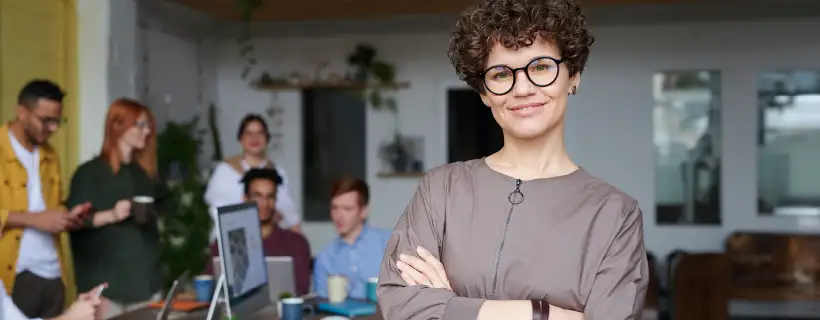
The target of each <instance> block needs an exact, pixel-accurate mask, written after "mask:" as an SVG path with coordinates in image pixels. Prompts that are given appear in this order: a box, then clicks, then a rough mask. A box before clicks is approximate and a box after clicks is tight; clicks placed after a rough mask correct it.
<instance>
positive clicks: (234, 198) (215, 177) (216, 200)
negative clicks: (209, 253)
mask: <svg viewBox="0 0 820 320" xmlns="http://www.w3.org/2000/svg"><path fill="white" fill-rule="evenodd" d="M236 176H237V174H236V173H235V171H234V170H233V168H231V166H230V165H228V164H227V163H225V162H221V163H219V164H218V165H216V168H214V172H213V173H212V174H211V178H210V179H209V180H208V186H207V187H206V189H205V195H204V198H205V203H207V204H208V206H209V209H210V210H208V213H209V215H210V216H211V219H212V220H213V222H214V224H216V223H217V220H216V216H215V215H214V212H215V210H214V209H216V208H219V207H222V206H226V205H231V204H236V203H240V202H242V199H241V193H242V192H241V191H240V192H238V194H237V190H239V189H241V188H242V186H241V181H240V179H241V178H237V177H236ZM210 240H211V241H214V240H216V228H215V227H214V228H213V229H212V230H211V236H210Z"/></svg>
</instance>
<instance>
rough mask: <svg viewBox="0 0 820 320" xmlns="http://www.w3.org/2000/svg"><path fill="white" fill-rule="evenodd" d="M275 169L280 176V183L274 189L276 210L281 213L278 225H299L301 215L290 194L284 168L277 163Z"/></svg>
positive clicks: (285, 227)
mask: <svg viewBox="0 0 820 320" xmlns="http://www.w3.org/2000/svg"><path fill="white" fill-rule="evenodd" d="M276 171H277V172H278V173H279V176H281V177H282V185H281V186H279V188H277V191H276V210H277V211H279V213H281V214H282V223H281V224H280V225H279V226H280V227H282V228H284V229H287V228H290V227H293V226H297V225H299V223H300V222H301V221H302V216H301V215H300V214H299V210H298V209H297V208H296V203H294V202H293V197H292V196H291V194H290V188H289V186H290V181H289V180H288V177H287V173H286V172H285V169H284V168H282V167H281V166H278V165H277V166H276Z"/></svg>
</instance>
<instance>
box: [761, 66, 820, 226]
mask: <svg viewBox="0 0 820 320" xmlns="http://www.w3.org/2000/svg"><path fill="white" fill-rule="evenodd" d="M758 115H759V117H758V120H759V122H758V123H759V127H758V136H757V144H758V159H757V160H758V161H757V172H758V175H757V190H758V198H757V204H758V211H759V212H760V214H761V215H775V216H807V215H809V216H817V215H820V71H818V70H816V71H786V72H765V73H763V74H761V75H760V76H759V78H758Z"/></svg>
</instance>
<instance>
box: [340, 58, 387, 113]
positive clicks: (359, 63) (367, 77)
mask: <svg viewBox="0 0 820 320" xmlns="http://www.w3.org/2000/svg"><path fill="white" fill-rule="evenodd" d="M376 55H377V52H376V49H375V48H373V46H371V45H369V44H359V45H357V46H356V49H354V50H353V53H351V54H350V55H349V56H348V57H347V64H348V65H350V66H352V67H354V68H355V69H356V73H355V74H354V80H355V81H357V82H361V83H364V84H375V86H374V87H372V88H369V90H368V91H369V92H365V95H366V97H367V99H368V100H369V101H370V105H371V106H372V107H373V108H374V109H376V110H386V111H390V112H394V113H395V112H396V111H397V106H396V98H394V97H392V96H391V97H385V95H384V92H383V90H384V89H383V88H380V87H379V86H384V87H387V86H390V85H393V84H395V82H396V68H395V67H394V66H393V65H391V64H389V63H387V62H384V61H381V60H378V59H376Z"/></svg>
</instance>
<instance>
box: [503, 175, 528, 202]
mask: <svg viewBox="0 0 820 320" xmlns="http://www.w3.org/2000/svg"><path fill="white" fill-rule="evenodd" d="M522 183H523V181H521V179H515V190H513V192H510V195H509V196H508V197H507V201H509V202H510V203H511V204H512V205H518V204H520V203H522V202H524V194H523V193H521V184H522Z"/></svg>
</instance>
